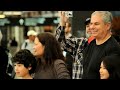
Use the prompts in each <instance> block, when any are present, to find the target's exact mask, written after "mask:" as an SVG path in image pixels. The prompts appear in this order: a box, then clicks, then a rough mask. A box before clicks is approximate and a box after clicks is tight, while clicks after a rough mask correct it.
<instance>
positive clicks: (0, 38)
mask: <svg viewBox="0 0 120 90" xmlns="http://www.w3.org/2000/svg"><path fill="white" fill-rule="evenodd" d="M2 37H3V35H2V32H1V30H0V44H1V41H2Z"/></svg>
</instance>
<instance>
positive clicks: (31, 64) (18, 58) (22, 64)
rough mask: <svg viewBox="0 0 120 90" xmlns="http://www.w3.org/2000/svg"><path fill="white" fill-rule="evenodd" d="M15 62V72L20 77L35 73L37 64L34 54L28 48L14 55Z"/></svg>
mask: <svg viewBox="0 0 120 90" xmlns="http://www.w3.org/2000/svg"><path fill="white" fill-rule="evenodd" d="M13 63H14V69H15V73H16V75H17V76H20V77H23V76H24V75H26V74H32V73H34V71H35V68H36V65H37V62H36V59H35V57H34V55H33V54H32V53H31V52H30V51H29V50H27V49H24V50H20V51H18V52H17V53H16V54H15V56H14V57H13Z"/></svg>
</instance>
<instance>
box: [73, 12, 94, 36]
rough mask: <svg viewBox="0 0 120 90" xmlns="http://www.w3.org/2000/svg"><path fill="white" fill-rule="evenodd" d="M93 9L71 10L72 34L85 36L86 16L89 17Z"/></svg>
mask: <svg viewBox="0 0 120 90" xmlns="http://www.w3.org/2000/svg"><path fill="white" fill-rule="evenodd" d="M92 12H93V11H73V17H72V34H73V35H74V36H77V37H81V36H85V25H84V22H85V20H86V18H88V17H90V15H91V13H92Z"/></svg>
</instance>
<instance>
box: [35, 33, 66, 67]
mask: <svg viewBox="0 0 120 90" xmlns="http://www.w3.org/2000/svg"><path fill="white" fill-rule="evenodd" d="M37 37H38V39H39V41H40V42H41V43H42V45H44V46H45V50H44V55H43V57H44V59H45V62H46V64H48V65H51V64H52V63H53V62H54V61H55V60H57V59H61V60H64V56H63V54H62V50H61V47H60V43H59V42H58V41H57V40H56V38H55V36H54V35H53V34H52V33H50V32H45V33H40V34H38V35H37Z"/></svg>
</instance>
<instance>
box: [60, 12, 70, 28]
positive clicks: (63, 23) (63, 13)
mask: <svg viewBox="0 0 120 90" xmlns="http://www.w3.org/2000/svg"><path fill="white" fill-rule="evenodd" d="M58 15H59V17H60V25H61V26H65V24H66V22H67V21H68V19H69V17H66V15H65V11H59V12H58Z"/></svg>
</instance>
